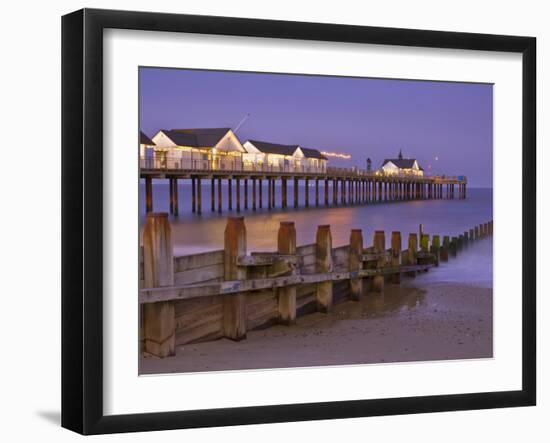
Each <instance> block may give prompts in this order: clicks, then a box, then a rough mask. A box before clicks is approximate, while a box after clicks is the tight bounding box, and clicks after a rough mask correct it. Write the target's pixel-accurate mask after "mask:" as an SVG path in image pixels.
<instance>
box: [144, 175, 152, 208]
mask: <svg viewBox="0 0 550 443" xmlns="http://www.w3.org/2000/svg"><path fill="white" fill-rule="evenodd" d="M145 212H153V179H152V178H151V177H145Z"/></svg>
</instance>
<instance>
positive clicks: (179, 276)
mask: <svg viewBox="0 0 550 443" xmlns="http://www.w3.org/2000/svg"><path fill="white" fill-rule="evenodd" d="M174 280H175V282H176V283H175V284H176V285H185V284H187V285H192V284H195V283H200V282H204V281H212V280H219V281H221V280H223V263H219V264H215V265H209V266H204V267H200V268H196V269H189V270H187V271H181V272H176V273H175V274H174Z"/></svg>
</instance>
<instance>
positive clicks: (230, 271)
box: [223, 217, 246, 341]
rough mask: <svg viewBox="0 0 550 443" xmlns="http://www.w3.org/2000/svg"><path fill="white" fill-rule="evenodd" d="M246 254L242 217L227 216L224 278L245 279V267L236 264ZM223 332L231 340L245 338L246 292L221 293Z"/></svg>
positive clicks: (228, 279) (227, 279)
mask: <svg viewBox="0 0 550 443" xmlns="http://www.w3.org/2000/svg"><path fill="white" fill-rule="evenodd" d="M245 255H246V227H245V224H244V217H229V218H228V219H227V224H226V226H225V233H224V263H223V265H224V280H226V281H231V280H245V279H246V268H244V267H242V266H239V265H238V259H239V257H243V256H245ZM223 333H224V336H225V337H227V338H229V339H231V340H237V341H238V340H242V339H244V338H246V294H244V293H237V294H225V295H223Z"/></svg>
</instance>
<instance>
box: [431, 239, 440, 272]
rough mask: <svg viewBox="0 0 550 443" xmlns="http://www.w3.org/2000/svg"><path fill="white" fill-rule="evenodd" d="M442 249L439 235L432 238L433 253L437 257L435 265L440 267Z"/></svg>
mask: <svg viewBox="0 0 550 443" xmlns="http://www.w3.org/2000/svg"><path fill="white" fill-rule="evenodd" d="M440 248H441V241H440V238H439V235H434V236H433V237H432V246H431V247H430V251H431V253H432V254H433V255H434V256H435V265H436V266H439V249H440Z"/></svg>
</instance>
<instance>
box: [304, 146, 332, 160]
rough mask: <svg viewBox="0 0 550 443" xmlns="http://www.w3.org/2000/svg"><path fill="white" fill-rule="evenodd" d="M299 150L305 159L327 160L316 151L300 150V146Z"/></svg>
mask: <svg viewBox="0 0 550 443" xmlns="http://www.w3.org/2000/svg"><path fill="white" fill-rule="evenodd" d="M300 149H301V150H302V152H303V153H304V155H305V156H306V157H307V158H318V159H321V160H326V159H327V158H326V157H325V156H324V155H323V154H321V153H320V152H319V151H318V150H317V149H310V148H302V147H301V146H300Z"/></svg>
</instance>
